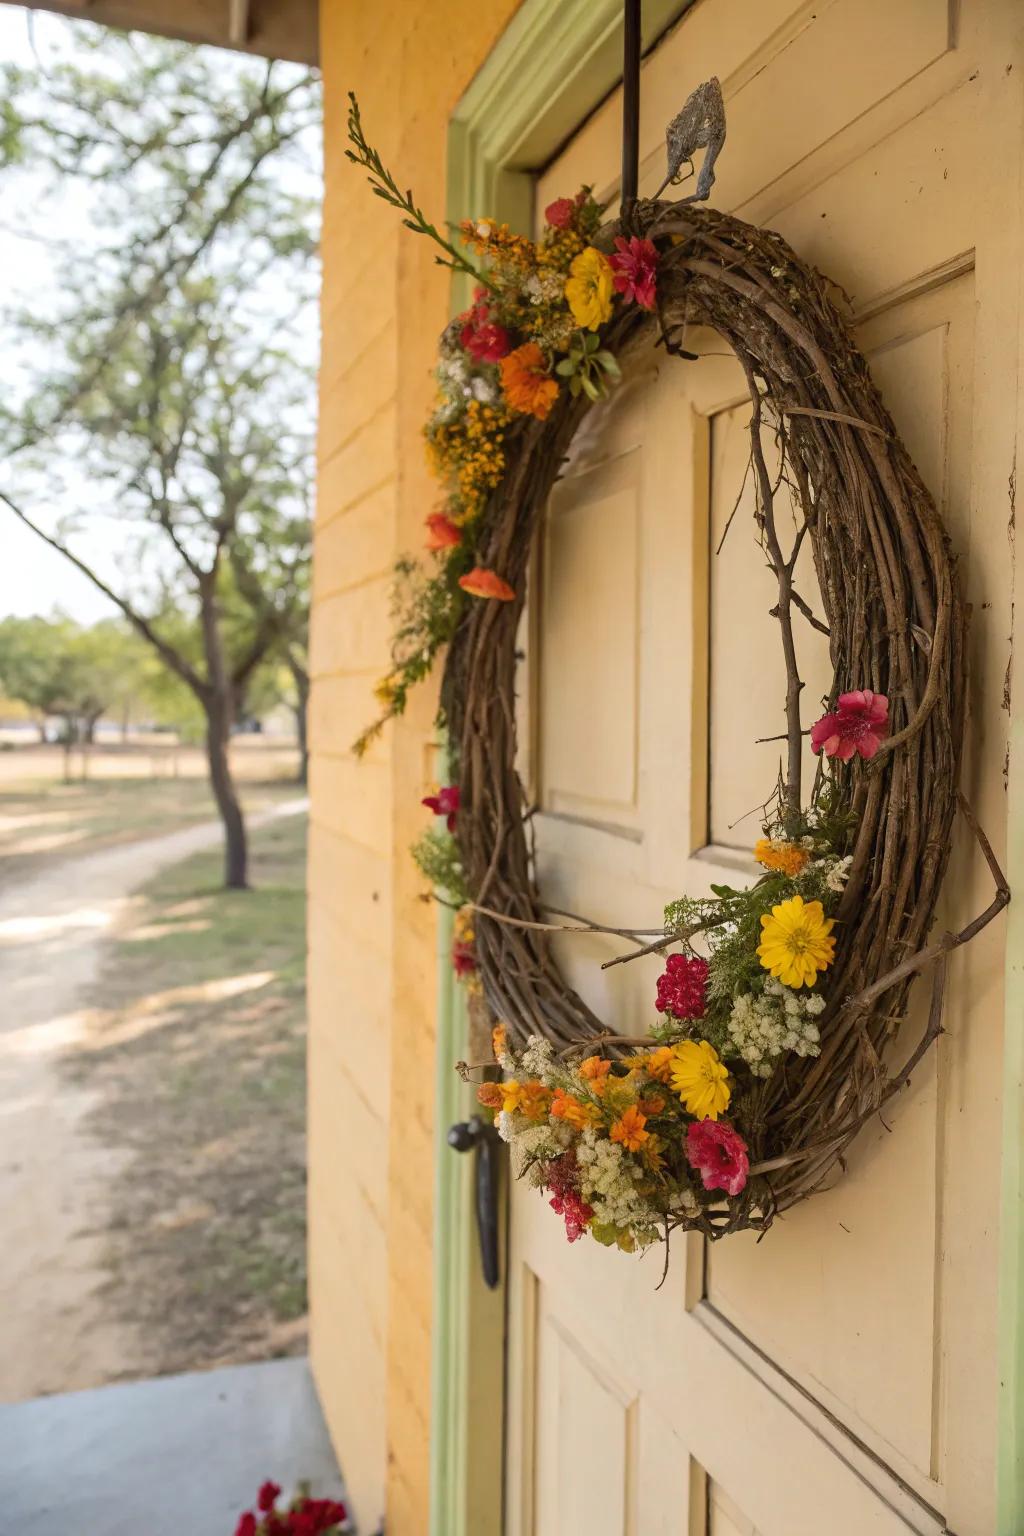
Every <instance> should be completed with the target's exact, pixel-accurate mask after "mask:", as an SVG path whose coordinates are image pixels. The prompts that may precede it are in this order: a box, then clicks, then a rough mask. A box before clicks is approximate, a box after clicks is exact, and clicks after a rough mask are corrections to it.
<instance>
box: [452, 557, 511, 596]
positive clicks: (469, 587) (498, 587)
mask: <svg viewBox="0 0 1024 1536" xmlns="http://www.w3.org/2000/svg"><path fill="white" fill-rule="evenodd" d="M459 586H460V587H461V588H462V590H463V592H468V593H469V594H470V596H471V597H496V598H497V599H498V601H499V602H502V603H510V602H512V600H513V598H514V597H515V595H516V594H515V592H514V591H513V590H512V588H511V587H510V586H509V584H508V582H507V581H502V579H501V577H500V576H498V575H497V574H496V573H495V572H494V571H485V570H482V569H481V567H480V566H479V565H478V566H475V567H474V569H473V570H471V571H467V572H466V574H465V576H460V577H459Z"/></svg>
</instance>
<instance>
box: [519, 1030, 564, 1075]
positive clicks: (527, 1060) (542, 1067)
mask: <svg viewBox="0 0 1024 1536" xmlns="http://www.w3.org/2000/svg"><path fill="white" fill-rule="evenodd" d="M554 1065H555V1048H554V1046H553V1045H552V1044H551V1041H550V1040H545V1039H544V1037H543V1035H531V1036H530V1038H529V1039H528V1040H527V1042H526V1046H525V1048H524V1050H523V1053H522V1055H521V1056H520V1058H519V1069H520V1072H521V1073H522V1075H523V1076H524V1077H539V1078H540V1080H541V1082H543V1083H546V1082H548V1080H549V1078H550V1076H551V1072H552V1069H553V1068H554Z"/></svg>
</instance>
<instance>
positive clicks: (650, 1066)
mask: <svg viewBox="0 0 1024 1536" xmlns="http://www.w3.org/2000/svg"><path fill="white" fill-rule="evenodd" d="M672 1061H673V1055H672V1047H671V1046H670V1045H660V1046H659V1047H658V1049H657V1050H656V1051H652V1052H651V1054H650V1055H649V1056H648V1058H647V1071H648V1073H649V1075H650V1076H651V1077H653V1078H656V1079H657V1081H658V1082H659V1083H667V1082H668V1081H669V1079H670V1078H671V1076H672Z"/></svg>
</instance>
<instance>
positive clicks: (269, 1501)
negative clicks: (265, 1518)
mask: <svg viewBox="0 0 1024 1536" xmlns="http://www.w3.org/2000/svg"><path fill="white" fill-rule="evenodd" d="M280 1496H281V1490H280V1488H279V1487H278V1486H277V1484H276V1483H271V1482H266V1483H264V1484H263V1487H262V1488H261V1489H260V1491H259V1493H258V1494H257V1495H256V1507H257V1509H259V1510H261V1511H262V1512H263V1514H265V1515H266V1514H269V1512H270V1511H271V1510H272V1509H273V1507H274V1505H275V1504H276V1503H277V1501H278V1499H279V1498H280Z"/></svg>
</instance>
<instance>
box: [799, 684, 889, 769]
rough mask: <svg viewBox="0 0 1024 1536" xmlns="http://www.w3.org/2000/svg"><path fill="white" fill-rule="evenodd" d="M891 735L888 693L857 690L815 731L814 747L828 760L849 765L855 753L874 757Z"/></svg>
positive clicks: (841, 699) (843, 696)
mask: <svg viewBox="0 0 1024 1536" xmlns="http://www.w3.org/2000/svg"><path fill="white" fill-rule="evenodd" d="M888 734H889V700H888V699H887V698H886V696H885V694H884V693H872V692H871V689H870V688H857V689H856V690H855V691H854V692H853V693H841V694H840V695H839V699H838V702H837V703H836V707H835V710H834V711H833V713H832V714H830V715H822V717H821V719H820V720H819V721H817V723H816V724H815V725H814V726H812V728H811V746H812V748H813V750H814V751H815V752H824V754H825V756H826V757H838V759H839V761H840V762H841V763H848V762H849V761H850V758H851V757H852V756H853V755H854V753H855V752H859V753H860V755H861V757H874V755H875V753H876V752H877V751H878V749H879V747H880V746H881V745H882V742H883V741H884V740H885V738H886V737H887V736H888Z"/></svg>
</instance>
